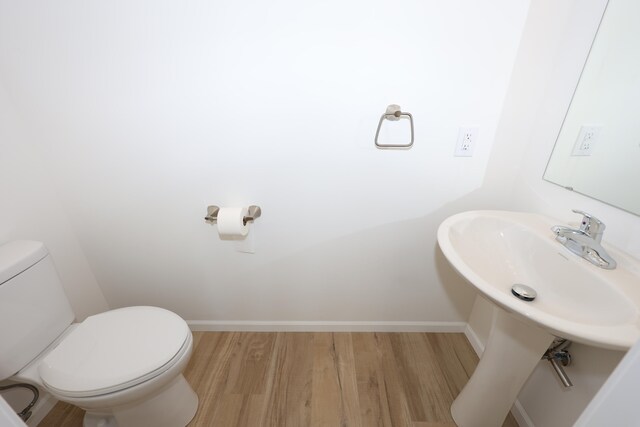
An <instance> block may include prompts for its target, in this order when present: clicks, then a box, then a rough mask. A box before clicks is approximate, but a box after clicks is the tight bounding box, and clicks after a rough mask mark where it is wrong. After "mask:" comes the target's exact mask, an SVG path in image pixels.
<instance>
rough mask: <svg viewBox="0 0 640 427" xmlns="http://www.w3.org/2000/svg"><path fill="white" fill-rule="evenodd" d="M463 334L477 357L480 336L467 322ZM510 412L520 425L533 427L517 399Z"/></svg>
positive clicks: (481, 347)
mask: <svg viewBox="0 0 640 427" xmlns="http://www.w3.org/2000/svg"><path fill="white" fill-rule="evenodd" d="M464 335H465V336H466V337H467V339H468V340H469V343H470V344H471V347H473V350H474V351H475V352H476V354H477V355H478V357H481V356H482V353H483V352H484V343H483V342H482V341H481V340H480V338H478V334H476V332H475V331H474V330H473V328H471V326H469V324H467V325H466V326H465V328H464ZM511 414H512V415H513V417H514V418H515V419H516V421H517V422H518V425H519V426H520V427H535V425H534V424H533V421H532V420H531V418H530V417H529V415H528V414H527V411H525V409H524V406H522V404H521V403H520V401H519V400H516V401H515V403H514V404H513V407H512V408H511Z"/></svg>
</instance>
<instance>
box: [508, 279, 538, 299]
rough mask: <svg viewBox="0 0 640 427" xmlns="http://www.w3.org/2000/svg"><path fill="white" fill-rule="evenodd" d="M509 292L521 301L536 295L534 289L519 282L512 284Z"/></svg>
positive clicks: (533, 297) (534, 297)
mask: <svg viewBox="0 0 640 427" xmlns="http://www.w3.org/2000/svg"><path fill="white" fill-rule="evenodd" d="M511 293H512V294H513V295H515V296H517V297H518V298H520V299H521V300H523V301H533V300H534V299H536V297H537V296H538V293H537V292H536V290H535V289H533V288H532V287H530V286H527V285H523V284H521V283H516V284H515V285H513V286H512V287H511Z"/></svg>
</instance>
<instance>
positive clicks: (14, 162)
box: [0, 84, 107, 320]
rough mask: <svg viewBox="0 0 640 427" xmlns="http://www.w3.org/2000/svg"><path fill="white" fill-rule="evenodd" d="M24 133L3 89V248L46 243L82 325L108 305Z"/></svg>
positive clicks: (0, 150) (0, 110) (0, 108)
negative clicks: (8, 244) (26, 242)
mask: <svg viewBox="0 0 640 427" xmlns="http://www.w3.org/2000/svg"><path fill="white" fill-rule="evenodd" d="M25 128H26V123H24V122H23V121H22V119H21V118H20V117H19V116H18V115H17V114H16V112H15V110H14V109H13V108H12V106H11V104H10V103H9V100H8V97H7V94H6V91H5V90H4V87H3V86H2V84H0V153H1V154H0V206H1V207H2V208H1V209H0V244H1V243H5V242H8V241H10V240H18V239H29V240H39V241H42V242H44V243H45V244H46V246H47V248H48V249H49V252H50V253H51V256H52V258H53V260H54V262H55V263H56V266H57V269H58V273H59V275H60V278H61V280H62V283H63V285H64V288H65V292H66V293H67V296H68V297H69V300H70V301H71V305H72V307H73V310H74V312H75V314H76V318H77V319H79V320H82V319H84V318H85V317H86V316H88V315H90V314H94V313H97V312H101V311H104V310H106V309H107V304H106V301H105V299H104V296H103V295H102V292H101V291H100V288H99V287H98V284H97V282H96V279H95V277H94V276H93V274H92V273H91V269H90V268H89V265H88V263H87V260H86V258H85V255H84V253H83V252H82V249H81V248H80V245H79V244H78V240H77V238H76V236H75V234H74V232H73V230H72V229H71V227H70V225H69V220H68V218H67V215H66V214H65V213H64V211H63V209H62V207H61V206H60V203H59V201H58V198H57V195H56V192H55V189H54V186H53V185H52V184H51V180H50V177H49V176H48V175H47V174H46V173H45V172H44V169H45V167H44V162H43V161H42V159H41V158H40V155H39V153H38V151H37V150H35V149H34V147H33V144H32V143H31V142H30V140H29V135H28V132H26V130H25Z"/></svg>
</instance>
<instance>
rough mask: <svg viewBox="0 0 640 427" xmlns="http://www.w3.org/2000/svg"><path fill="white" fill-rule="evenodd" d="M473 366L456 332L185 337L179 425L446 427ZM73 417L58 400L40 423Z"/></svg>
mask: <svg viewBox="0 0 640 427" xmlns="http://www.w3.org/2000/svg"><path fill="white" fill-rule="evenodd" d="M477 362H478V358H477V357H476V355H475V352H474V351H473V349H472V348H471V346H470V345H469V343H468V341H467V340H466V338H465V336H464V335H462V334H427V333H306V332H305V333H302V332H300V333H294V332H292V333H265V332H255V333H253V332H195V333H194V353H193V356H192V358H191V361H190V363H189V366H188V367H187V369H186V370H185V377H186V378H187V380H188V381H189V383H190V384H191V386H192V387H193V389H194V390H195V391H196V393H197V394H198V396H199V398H200V403H199V407H198V412H197V413H196V416H195V418H194V419H193V421H192V422H191V423H190V424H189V425H190V426H216V427H236V426H238V427H240V426H246V427H257V426H265V427H266V426H269V427H307V426H309V427H316V426H317V427H324V426H327V427H334V426H335V427H347V426H349V427H352V426H353V427H377V426H385V427H386V426H393V427H455V423H454V422H453V420H452V419H451V415H450V414H449V406H450V405H451V402H452V401H453V399H454V398H455V396H457V394H458V393H459V392H460V390H461V389H462V387H463V386H464V384H465V383H466V381H467V379H468V378H469V376H470V375H471V373H472V372H473V370H474V369H475V366H476V364H477ZM83 414H84V412H83V411H82V410H80V409H78V408H74V407H72V406H71V405H67V404H64V403H62V402H60V403H58V404H57V405H56V406H55V407H54V409H53V410H52V411H51V412H50V413H49V415H47V417H46V418H45V419H44V420H43V421H42V422H41V423H40V427H49V426H55V427H59V426H62V427H80V426H82V417H83ZM503 427H517V423H516V422H515V420H514V419H513V417H512V416H511V415H509V417H508V418H507V419H506V420H505V423H504V425H503Z"/></svg>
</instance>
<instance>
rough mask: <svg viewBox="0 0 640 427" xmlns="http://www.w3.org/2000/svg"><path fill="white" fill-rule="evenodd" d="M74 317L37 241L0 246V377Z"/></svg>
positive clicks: (13, 370)
mask: <svg viewBox="0 0 640 427" xmlns="http://www.w3.org/2000/svg"><path fill="white" fill-rule="evenodd" d="M74 317H75V316H74V314H73V311H72V310H71V306H70V305H69V301H68V300H67V296H66V295H65V293H64V290H63V289H62V284H61V283H60V279H59V277H58V273H57V272H56V269H55V266H54V265H53V261H52V260H51V256H50V255H49V253H48V252H47V249H46V248H45V246H44V244H43V243H42V242H35V241H31V240H19V241H14V242H9V243H6V244H4V245H2V246H0V381H1V380H4V379H6V378H8V377H10V376H12V375H14V374H15V373H16V372H18V371H19V370H21V369H22V368H24V367H25V366H26V365H27V364H28V363H29V362H30V361H31V360H33V359H34V358H35V357H36V356H37V355H38V354H39V353H40V352H42V350H44V349H45V348H46V347H47V346H48V345H49V344H50V343H51V342H53V340H54V339H55V338H56V337H57V336H58V335H60V334H61V333H62V332H63V331H64V330H65V329H66V328H67V327H68V326H69V325H70V324H71V322H73V319H74Z"/></svg>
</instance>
